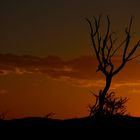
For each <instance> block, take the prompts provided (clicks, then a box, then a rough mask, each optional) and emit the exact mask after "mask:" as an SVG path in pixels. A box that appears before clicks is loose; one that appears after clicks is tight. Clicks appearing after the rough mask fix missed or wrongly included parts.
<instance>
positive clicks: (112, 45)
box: [86, 16, 140, 115]
mask: <svg viewBox="0 0 140 140" xmlns="http://www.w3.org/2000/svg"><path fill="white" fill-rule="evenodd" d="M106 19H107V27H106V31H105V33H104V34H101V33H102V30H101V16H99V17H98V18H96V17H94V23H92V21H91V20H89V19H88V18H86V21H87V22H88V24H89V27H90V37H91V41H92V45H93V51H94V53H95V56H96V58H97V61H98V69H97V71H101V72H102V73H103V74H104V76H105V80H106V83H105V86H104V88H103V89H102V90H101V91H100V92H99V96H98V100H99V103H98V104H99V108H98V114H100V115H102V114H103V112H104V111H103V109H104V106H105V99H106V95H107V93H108V91H109V89H110V86H111V82H112V78H113V77H114V76H115V75H116V74H118V73H119V72H120V71H121V70H122V69H123V68H124V66H125V65H126V63H127V62H129V61H131V60H133V59H135V58H136V57H138V56H139V55H135V56H134V54H135V52H136V50H137V49H138V47H139V46H140V40H138V41H137V42H136V43H135V44H134V45H133V46H131V47H130V42H131V40H132V33H131V27H132V23H133V17H131V19H130V23H129V25H128V27H126V28H125V37H124V40H123V41H122V42H120V44H116V41H117V39H118V38H116V37H115V34H116V33H114V32H112V31H111V30H110V29H111V28H110V25H111V22H110V18H109V16H106ZM93 25H94V26H93ZM120 48H122V50H121V53H122V54H121V63H120V65H119V66H117V67H115V64H114V63H113V58H114V56H115V55H116V53H117V52H118V50H120Z"/></svg>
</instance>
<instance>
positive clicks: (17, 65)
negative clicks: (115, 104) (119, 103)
mask: <svg viewBox="0 0 140 140" xmlns="http://www.w3.org/2000/svg"><path fill="white" fill-rule="evenodd" d="M113 61H114V64H115V65H118V64H119V63H120V58H119V57H116V58H115V59H114V60H113ZM97 65H98V64H97V60H96V58H95V57H93V56H81V57H79V58H75V59H72V60H67V61H66V60H62V59H61V58H59V57H57V56H48V57H44V58H41V57H36V56H28V55H23V56H18V55H14V54H0V74H8V73H12V72H13V73H16V74H23V73H42V74H46V75H47V76H48V77H49V78H51V79H55V80H63V81H65V82H68V83H71V84H73V85H76V86H81V87H102V86H103V85H104V83H105V81H104V76H103V75H102V74H101V73H100V72H96V69H97ZM139 65H140V64H139V61H133V62H130V63H129V64H127V65H126V67H125V68H124V69H123V70H122V71H121V72H120V74H118V76H116V77H115V80H114V82H113V83H112V88H115V89H116V88H120V87H124V86H125V87H126V86H127V87H128V86H139V85H140V82H139V80H140V78H139V76H138V75H139V71H140V66H139ZM126 81H127V82H126ZM132 81H133V82H132Z"/></svg>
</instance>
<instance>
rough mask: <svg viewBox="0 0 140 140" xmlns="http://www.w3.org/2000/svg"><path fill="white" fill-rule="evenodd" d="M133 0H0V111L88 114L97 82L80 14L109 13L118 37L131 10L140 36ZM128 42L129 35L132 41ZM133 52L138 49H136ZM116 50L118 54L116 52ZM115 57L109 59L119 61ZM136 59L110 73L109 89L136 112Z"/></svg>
mask: <svg viewBox="0 0 140 140" xmlns="http://www.w3.org/2000/svg"><path fill="white" fill-rule="evenodd" d="M139 7H140V1H138V0H117V1H112V0H106V1H105V0H67V1H66V0H59V1H53V0H28V1H19V0H12V1H11V0H6V1H2V2H0V19H1V22H0V112H8V113H7V115H6V117H7V118H20V117H27V116H45V115H46V114H47V113H49V112H54V113H55V115H54V117H55V118H61V119H62V118H63V119H64V118H71V117H81V116H86V115H88V105H89V104H90V103H92V102H94V98H93V96H92V95H91V93H90V92H89V90H93V91H94V92H98V90H99V89H101V88H102V87H103V84H104V76H103V75H102V74H101V73H96V69H97V61H96V59H95V58H94V57H93V56H92V52H91V47H92V43H91V40H90V35H89V27H88V24H87V22H86V20H85V17H88V18H90V19H92V17H93V16H98V15H100V14H102V15H103V23H104V20H105V18H104V17H105V16H104V15H109V16H110V19H111V28H112V31H115V32H117V33H118V37H119V38H120V40H119V41H121V39H122V35H124V31H125V27H126V26H127V25H128V22H129V19H130V16H134V24H133V28H132V29H134V30H133V31H134V33H136V34H135V35H134V41H136V40H137V39H139V38H140V27H139V25H140V14H139V13H140V8H139ZM133 43H134V42H133V41H132V44H133ZM137 53H138V54H139V50H138V52H137ZM119 55H120V54H119ZM119 60H120V59H119V58H118V57H117V59H116V60H115V62H114V63H115V64H116V65H117V64H118V63H119ZM139 71H140V59H137V60H136V61H135V60H134V61H131V62H130V63H128V64H127V66H126V67H125V68H124V69H123V70H122V71H121V72H120V73H119V74H118V75H117V76H116V77H115V78H114V79H113V82H112V87H111V89H112V90H113V91H115V92H116V95H118V96H127V97H128V98H130V100H129V101H128V112H130V114H132V115H134V116H140V110H139V108H140V103H139V101H140V78H139V77H140V73H139Z"/></svg>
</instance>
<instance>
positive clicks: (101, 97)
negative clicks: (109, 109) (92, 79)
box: [98, 75, 112, 116]
mask: <svg viewBox="0 0 140 140" xmlns="http://www.w3.org/2000/svg"><path fill="white" fill-rule="evenodd" d="M111 80H112V76H109V75H108V76H107V77H106V85H105V87H104V89H103V91H102V92H101V94H100V95H99V112H98V113H99V115H101V116H102V115H103V114H104V112H103V108H104V103H105V97H106V94H107V92H108V90H109V88H110V85H111Z"/></svg>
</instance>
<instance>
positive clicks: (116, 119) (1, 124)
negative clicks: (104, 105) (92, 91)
mask: <svg viewBox="0 0 140 140" xmlns="http://www.w3.org/2000/svg"><path fill="white" fill-rule="evenodd" d="M0 133H1V137H3V136H4V137H5V139H6V137H9V136H10V137H11V138H12V137H15V136H20V137H21V138H23V137H29V136H32V138H33V137H36V138H37V137H40V139H43V138H45V139H53V138H62V137H63V138H65V139H66V140H67V139H69V138H70V139H74V138H76V137H77V138H78V139H81V138H83V139H85V137H86V138H87V139H88V137H91V138H94V139H95V138H101V137H102V138H104V139H105V138H108V139H114V138H117V137H118V138H120V139H122V137H124V138H127V137H129V136H131V137H133V138H135V137H136V138H137V139H140V118H136V117H128V116H113V117H104V118H102V119H99V118H94V119H93V118H89V117H85V118H77V119H67V120H57V119H48V118H40V117H32V118H23V119H13V120H1V121H0ZM2 135H3V136H2ZM20 137H19V139H20ZM41 137H42V138H41Z"/></svg>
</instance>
